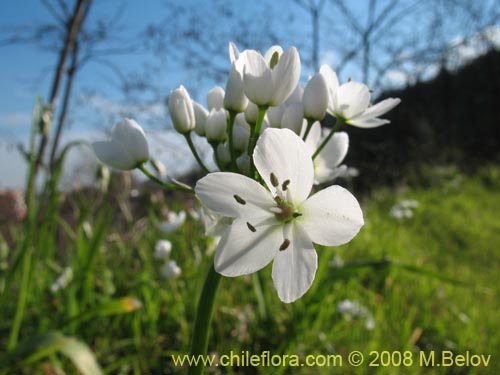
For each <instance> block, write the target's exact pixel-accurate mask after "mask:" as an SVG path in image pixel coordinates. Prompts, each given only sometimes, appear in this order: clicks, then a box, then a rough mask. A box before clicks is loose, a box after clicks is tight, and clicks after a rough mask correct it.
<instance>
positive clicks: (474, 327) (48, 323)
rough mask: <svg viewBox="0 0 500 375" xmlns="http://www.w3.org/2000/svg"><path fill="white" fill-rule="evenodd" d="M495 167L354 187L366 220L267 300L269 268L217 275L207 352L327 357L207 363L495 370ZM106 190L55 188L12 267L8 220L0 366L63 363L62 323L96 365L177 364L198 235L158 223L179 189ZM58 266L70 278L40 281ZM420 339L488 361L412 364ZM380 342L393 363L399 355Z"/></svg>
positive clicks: (198, 278)
mask: <svg viewBox="0 0 500 375" xmlns="http://www.w3.org/2000/svg"><path fill="white" fill-rule="evenodd" d="M499 176H500V170H499V169H498V168H495V167H491V168H485V169H484V170H482V171H481V172H479V173H478V174H477V175H476V176H475V177H464V176H462V175H461V174H459V173H457V172H456V171H453V170H433V171H432V173H429V175H428V176H427V178H426V180H425V181H424V182H423V183H422V184H421V185H420V186H419V187H415V188H408V187H405V188H399V189H396V190H390V189H385V188H380V189H376V190H375V191H374V192H373V193H372V194H371V195H370V197H367V198H365V199H363V201H362V206H363V211H364V214H365V220H366V225H365V227H364V228H363V229H362V230H361V232H360V234H359V235H358V236H357V237H356V238H355V239H354V240H353V241H352V242H351V243H349V244H347V245H345V246H342V247H338V248H318V249H317V250H318V254H319V269H318V273H317V275H316V278H315V281H314V284H313V287H312V288H311V290H310V291H309V292H308V293H307V294H306V295H305V296H304V297H303V298H302V299H300V300H299V301H297V302H296V303H293V304H290V305H287V304H283V303H281V302H280V301H279V299H278V297H277V295H276V292H275V290H274V287H273V284H272V280H271V275H270V273H271V272H270V271H271V270H270V267H267V268H266V269H264V270H263V271H261V272H260V273H259V274H254V275H252V276H251V277H240V278H236V279H228V278H224V279H223V280H222V282H221V285H220V288H219V294H218V296H217V299H216V308H215V312H214V324H213V330H212V337H211V340H210V351H211V353H213V354H214V355H223V354H229V353H230V352H231V351H233V352H234V353H241V352H242V351H248V352H249V353H252V354H260V353H261V352H262V351H265V350H269V351H270V353H271V354H289V355H295V354H296V355H298V356H299V357H300V358H301V360H303V359H304V358H305V357H306V356H307V355H309V354H313V355H316V354H319V355H325V356H326V355H329V354H340V355H341V356H342V360H343V361H342V367H341V368H340V367H336V368H332V367H319V366H317V367H314V368H310V367H307V366H304V367H301V366H299V367H261V368H256V367H241V366H240V367H233V368H229V367H226V368H223V367H216V366H213V367H210V368H208V370H207V373H211V374H219V373H220V374H240V373H241V374H332V373H342V374H423V373H424V374H498V373H500V362H499V358H500V312H499V311H500V298H499V297H500V288H499V280H500V277H499V270H500V252H499V248H498V246H499V245H500V216H499V212H500V177H499ZM120 194H121V196H119V197H118V198H116V197H115V198H113V200H111V198H110V196H102V195H100V194H98V193H97V192H82V194H80V195H75V196H72V197H71V198H70V199H66V203H65V204H64V208H61V207H60V201H62V197H55V198H54V200H53V202H52V206H51V205H49V207H47V208H46V210H44V211H43V215H44V216H42V218H41V220H40V222H39V223H40V224H39V225H38V226H37V227H36V228H35V229H34V230H33V232H32V233H33V234H32V241H31V245H30V246H29V248H28V250H26V251H32V253H31V254H30V257H29V259H30V262H29V264H28V267H27V268H26V264H23V263H19V262H16V259H20V258H18V255H19V253H20V252H21V251H22V246H21V244H22V243H23V238H24V237H25V229H23V227H21V226H20V225H11V226H10V233H11V235H12V237H13V238H14V243H17V244H18V246H17V247H15V246H13V245H12V244H11V245H10V246H7V245H6V244H5V243H3V244H2V254H0V256H1V257H3V259H0V263H1V269H2V271H1V272H2V273H1V274H0V287H1V289H0V293H1V294H0V317H1V319H0V374H63V373H66V374H73V373H77V370H76V368H75V367H74V365H73V364H72V363H71V361H70V360H69V359H68V358H70V359H71V358H73V360H75V356H74V355H72V352H71V350H70V349H71V348H70V349H68V348H66V351H65V349H64V343H63V342H66V343H67V342H68V341H64V340H62V339H61V338H62V337H64V338H66V340H70V339H67V337H74V338H76V339H77V340H78V341H72V342H73V343H77V344H75V345H76V348H72V349H74V350H76V351H78V349H79V348H80V349H81V347H83V348H84V349H82V350H86V349H85V344H86V345H87V346H88V348H89V349H90V350H91V351H92V352H93V353H94V354H95V357H96V359H97V361H98V362H99V364H100V366H101V367H102V369H103V372H104V373H106V374H155V375H156V374H177V373H185V368H179V367H175V366H174V365H173V362H172V359H171V355H172V354H174V355H175V354H186V353H188V351H189V342H190V333H191V328H192V323H193V321H194V313H195V307H196V303H197V299H198V296H199V293H200V291H201V286H202V284H203V280H204V277H205V274H206V271H207V269H208V267H209V266H210V264H211V261H212V256H213V250H214V244H213V241H212V240H210V239H209V240H206V239H204V238H203V237H202V236H201V235H200V233H201V231H202V224H201V223H200V222H197V221H195V220H193V219H192V218H190V217H189V218H188V220H187V222H186V224H185V225H184V226H182V227H181V228H180V229H179V230H178V231H176V232H174V233H171V234H164V233H162V232H160V230H159V229H158V223H159V222H160V220H161V219H160V217H161V212H162V210H164V209H165V208H166V207H169V208H170V209H173V210H180V209H185V208H186V207H185V206H184V204H181V203H179V201H177V202H176V203H174V202H173V201H172V199H170V198H165V197H164V196H163V195H162V194H158V193H154V194H147V195H141V196H140V197H139V198H135V201H131V200H130V199H129V198H128V197H129V191H128V190H127V189H123V190H122V191H121V193H120ZM408 199H411V200H416V201H417V202H419V206H418V207H417V208H415V209H414V210H413V216H412V217H411V218H402V219H398V218H395V217H393V216H391V215H390V211H391V208H392V207H393V206H394V205H395V204H397V203H398V202H401V201H402V200H408ZM68 202H69V203H68ZM118 207H119V208H120V210H118V211H117V208H118ZM57 212H60V214H58V213H57ZM158 239H169V240H170V241H171V242H172V244H173V249H172V253H171V256H170V258H171V259H173V260H175V261H177V264H178V265H179V266H180V267H181V269H182V274H181V276H180V277H178V278H176V279H166V278H165V277H163V276H162V273H161V267H162V265H163V263H164V261H161V260H158V259H155V258H154V256H153V253H154V247H155V244H156V241H157V240H158ZM25 258H27V257H25ZM65 267H71V269H72V279H71V280H70V281H69V283H68V285H67V286H65V287H63V288H61V289H60V290H58V291H56V292H53V291H51V285H52V284H53V283H54V281H55V280H56V279H57V278H58V276H59V275H60V274H61V273H62V272H63V270H64V268H65ZM26 269H27V272H26ZM23 275H28V276H23ZM23 283H27V284H25V285H27V290H28V291H29V293H28V294H27V298H26V309H25V313H24V315H23V316H22V319H21V323H22V324H21V325H20V330H19V338H17V337H15V338H13V337H12V336H13V334H12V327H13V325H15V318H14V317H15V315H16V309H18V307H17V306H18V303H17V301H18V300H19V298H20V297H19V294H20V290H22V285H23ZM139 302H140V305H139ZM47 332H51V334H50V335H47ZM62 335H64V336H62ZM44 340H45V341H44ZM61 340H62V341H61ZM47 343H50V345H49V344H47ZM51 345H52V346H51ZM78 345H80V346H81V347H80V346H78ZM8 348H9V349H10V350H7V349H8ZM354 350H357V351H360V352H361V353H363V354H364V356H365V363H364V364H363V365H361V366H360V367H353V366H350V365H349V364H348V363H347V356H348V354H349V352H352V351H354ZM372 351H377V352H379V353H381V352H382V351H388V352H389V354H391V352H395V351H396V352H397V351H399V352H401V354H402V355H403V356H404V355H405V354H404V352H405V351H409V353H411V354H406V355H407V356H411V358H412V362H413V364H412V366H404V364H403V363H402V364H401V365H400V366H399V367H397V366H389V367H384V366H383V364H384V363H385V364H387V354H381V356H380V357H379V358H378V359H377V357H376V355H375V354H373V353H372V354H370V353H371V352H372ZM420 351H423V352H424V353H426V355H429V353H431V352H432V351H435V353H436V354H435V355H436V358H440V353H441V352H442V351H452V352H453V353H455V354H463V355H465V354H466V353H467V352H469V353H470V354H471V355H472V354H476V355H490V354H491V359H490V362H489V365H488V367H474V366H468V367H467V366H464V367H460V366H450V367H445V366H441V367H437V366H436V367H421V366H419V358H420V354H419V353H420ZM61 353H62V354H63V355H62V354H61ZM73 353H74V352H73ZM392 355H393V360H392V361H390V363H392V364H394V362H395V361H396V362H397V356H398V354H397V353H396V354H392ZM75 361H76V362H78V359H76V360H75ZM370 362H372V363H373V364H379V365H380V366H378V367H370V366H368V364H369V363H370ZM337 366H339V363H337ZM63 370H64V371H63ZM82 373H83V372H82Z"/></svg>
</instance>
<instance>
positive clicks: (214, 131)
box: [205, 108, 227, 142]
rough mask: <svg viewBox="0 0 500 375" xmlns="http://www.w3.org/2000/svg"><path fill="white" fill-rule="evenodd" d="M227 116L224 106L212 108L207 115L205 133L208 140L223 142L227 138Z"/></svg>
mask: <svg viewBox="0 0 500 375" xmlns="http://www.w3.org/2000/svg"><path fill="white" fill-rule="evenodd" d="M226 128H227V117H226V110H225V109H224V108H219V109H216V108H212V110H211V111H210V113H209V114H208V117H207V122H206V126H205V135H206V137H207V141H208V142H223V141H224V140H225V139H226Z"/></svg>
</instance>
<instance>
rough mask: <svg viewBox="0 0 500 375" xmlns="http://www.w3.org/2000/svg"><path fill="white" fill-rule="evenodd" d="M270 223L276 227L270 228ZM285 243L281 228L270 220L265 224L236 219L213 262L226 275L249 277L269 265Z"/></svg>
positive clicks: (224, 236) (271, 226)
mask: <svg viewBox="0 0 500 375" xmlns="http://www.w3.org/2000/svg"><path fill="white" fill-rule="evenodd" d="M270 222H274V223H276V225H270ZM282 243H283V230H282V226H281V225H280V224H279V223H277V222H276V220H274V218H273V219H271V220H268V221H266V222H263V223H258V222H252V221H251V220H250V221H249V220H248V219H247V218H244V219H241V218H240V219H236V220H234V221H233V224H232V225H230V226H229V227H228V228H227V229H226V231H225V232H224V235H223V236H222V238H221V240H220V242H219V246H218V248H217V252H216V254H215V259H214V267H215V270H216V271H217V272H218V273H220V274H222V275H224V276H240V275H248V274H250V273H253V272H256V271H258V270H260V269H262V268H264V267H265V266H267V265H268V264H269V263H270V262H271V261H272V260H273V258H274V256H275V254H276V252H277V251H278V249H279V247H280V245H281V244H282Z"/></svg>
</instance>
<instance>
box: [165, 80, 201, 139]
mask: <svg viewBox="0 0 500 375" xmlns="http://www.w3.org/2000/svg"><path fill="white" fill-rule="evenodd" d="M168 111H169V112H170V118H171V119H172V123H173V124H174V128H175V130H177V131H178V132H179V133H182V134H185V133H189V132H190V131H191V130H193V129H194V127H195V117H194V109H193V102H192V101H191V98H190V97H189V94H188V92H187V90H186V89H185V88H184V86H182V85H181V86H180V87H179V88H177V89H175V90H174V91H172V92H171V93H170V96H169V98H168Z"/></svg>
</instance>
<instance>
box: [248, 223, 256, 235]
mask: <svg viewBox="0 0 500 375" xmlns="http://www.w3.org/2000/svg"><path fill="white" fill-rule="evenodd" d="M247 227H248V229H250V232H254V233H255V232H257V229H255V227H254V226H253V225H252V224H250V223H249V222H247Z"/></svg>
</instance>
